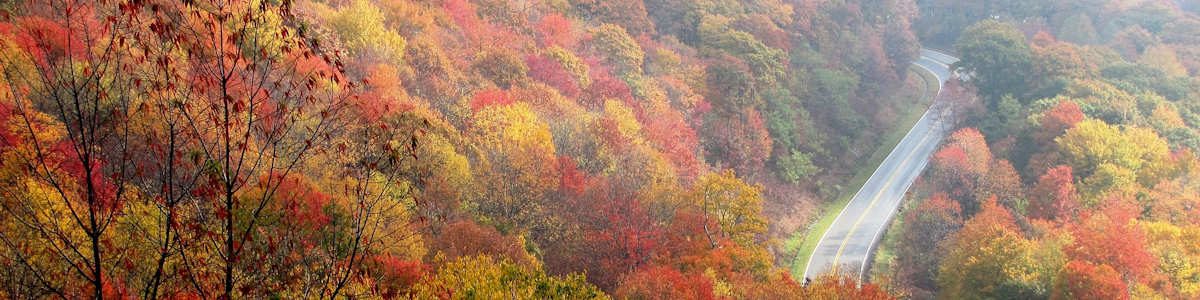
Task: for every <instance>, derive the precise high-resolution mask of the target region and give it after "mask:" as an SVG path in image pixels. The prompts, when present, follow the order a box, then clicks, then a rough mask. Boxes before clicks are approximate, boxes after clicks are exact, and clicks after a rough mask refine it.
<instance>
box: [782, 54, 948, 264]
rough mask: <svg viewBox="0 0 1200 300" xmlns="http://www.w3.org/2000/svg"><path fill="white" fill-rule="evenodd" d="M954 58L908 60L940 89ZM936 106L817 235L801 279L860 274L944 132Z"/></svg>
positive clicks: (926, 56) (929, 56) (939, 56)
mask: <svg viewBox="0 0 1200 300" xmlns="http://www.w3.org/2000/svg"><path fill="white" fill-rule="evenodd" d="M955 61H958V59H957V58H954V57H952V56H950V55H946V54H944V53H940V52H937V51H933V50H927V49H921V58H920V59H918V60H917V61H916V62H913V64H915V65H916V66H917V67H920V68H921V69H924V70H926V71H928V72H930V73H932V74H933V75H934V76H936V77H937V80H938V91H941V87H942V85H943V84H944V83H945V82H946V80H948V79H950V76H951V75H952V73H951V71H950V67H949V65H950V64H953V63H954V62H955ZM930 92H934V91H930ZM935 93H936V92H935ZM930 96H935V95H930ZM936 107H937V106H936V105H934V108H930V109H929V110H927V111H926V112H925V114H924V115H923V116H921V120H920V121H917V124H916V125H914V126H913V128H912V129H910V130H909V132H908V134H907V135H905V136H904V139H902V140H900V143H899V144H898V145H896V148H895V149H892V153H891V154H888V156H887V158H885V159H884V160H883V163H881V164H880V165H879V168H877V169H875V173H873V174H871V178H869V179H867V182H866V183H865V184H863V187H862V189H860V190H859V191H858V193H856V194H855V195H854V198H852V199H850V203H849V204H848V205H846V208H845V209H843V210H842V212H841V213H840V214H838V217H837V219H835V220H834V221H833V225H831V226H830V227H829V229H828V230H826V231H825V233H824V234H823V235H822V236H821V240H820V242H818V243H817V248H816V249H815V250H814V252H813V254H812V256H810V257H809V260H808V264H807V266H806V267H805V269H804V277H805V278H815V277H817V276H819V275H821V274H824V273H826V272H830V271H833V270H835V269H836V270H838V272H840V273H841V274H843V275H851V276H855V277H856V278H858V279H859V280H860V281H861V280H862V279H863V277H864V276H865V275H864V274H863V273H864V272H865V270H866V268H867V265H868V264H869V263H870V262H869V259H870V255H871V251H872V250H874V248H875V244H876V243H878V242H879V239H880V238H881V237H882V233H883V230H884V229H885V228H887V225H888V222H889V221H890V220H891V218H892V216H893V215H894V214H895V213H896V209H897V208H899V206H900V201H901V200H903V199H904V194H905V193H906V192H907V191H908V188H909V187H910V186H912V183H913V181H916V179H917V176H918V175H920V174H921V171H922V170H924V169H925V165H926V164H928V163H929V157H930V156H931V155H933V152H934V151H935V150H936V149H937V147H938V145H939V144H941V142H942V139H943V138H945V137H946V134H947V130H948V127H949V126H947V125H946V124H944V122H942V120H943V119H946V118H943V117H941V116H942V114H941V110H938V109H936ZM835 267H836V268H835Z"/></svg>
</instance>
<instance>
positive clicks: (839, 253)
mask: <svg viewBox="0 0 1200 300" xmlns="http://www.w3.org/2000/svg"><path fill="white" fill-rule="evenodd" d="M928 139H929V134H928V133H926V134H925V136H923V137H921V141H919V142H917V146H914V147H919V146H920V145H921V144H924V143H925V141H926V140H928ZM901 142H903V140H901ZM916 154H917V149H913V150H912V151H909V152H908V155H907V156H905V157H904V160H901V161H900V167H899V168H897V169H896V170H897V171H896V172H892V175H890V176H888V177H887V179H885V180H884V181H883V186H881V187H879V192H876V193H875V196H873V197H872V198H871V204H868V205H867V209H865V210H863V213H862V214H859V215H858V219H857V220H855V221H854V225H851V226H850V231H849V232H847V233H846V236H845V237H842V245H841V246H839V247H838V251H837V253H835V254H834V255H833V267H834V268H836V267H837V265H838V260H840V259H841V258H842V251H845V250H846V245H847V244H848V243H850V236H852V235H854V231H856V230H858V225H859V224H862V221H863V219H865V218H866V217H867V212H869V211H871V208H874V207H875V204H877V203H878V202H879V198H880V197H882V196H883V191H885V190H887V187H888V186H890V185H891V184H892V181H893V180H894V179H896V175H898V174H900V171H899V170H904V167H906V166H908V163H909V161H911V160H912V157H913V156H914V155H916Z"/></svg>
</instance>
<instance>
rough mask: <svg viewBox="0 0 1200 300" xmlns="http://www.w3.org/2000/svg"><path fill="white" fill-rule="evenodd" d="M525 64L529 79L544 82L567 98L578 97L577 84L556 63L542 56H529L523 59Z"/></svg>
mask: <svg viewBox="0 0 1200 300" xmlns="http://www.w3.org/2000/svg"><path fill="white" fill-rule="evenodd" d="M525 64H526V65H528V66H529V77H532V78H533V79H536V80H538V81H541V82H545V83H546V84H548V85H550V86H551V87H554V88H555V89H558V91H559V92H560V93H562V94H563V95H565V96H567V97H571V98H575V97H579V93H580V90H579V83H578V82H576V81H575V78H574V77H573V76H572V75H571V73H569V72H567V69H565V68H563V66H562V65H561V64H559V63H558V61H555V60H554V59H553V58H549V57H546V56H542V55H529V56H526V57H525Z"/></svg>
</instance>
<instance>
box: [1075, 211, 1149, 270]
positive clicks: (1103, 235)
mask: <svg viewBox="0 0 1200 300" xmlns="http://www.w3.org/2000/svg"><path fill="white" fill-rule="evenodd" d="M1137 211H1138V210H1137V208H1136V207H1135V206H1133V205H1132V204H1127V203H1122V202H1119V201H1116V200H1114V201H1111V202H1109V203H1108V204H1106V207H1105V208H1104V209H1103V210H1102V211H1100V212H1099V213H1093V214H1090V215H1085V216H1083V217H1082V219H1081V220H1080V221H1079V223H1077V224H1071V225H1070V226H1069V228H1070V231H1071V233H1072V235H1073V236H1074V237H1075V242H1074V243H1073V244H1072V245H1070V246H1069V247H1066V249H1065V250H1066V252H1067V255H1070V257H1071V258H1073V259H1076V260H1082V261H1087V262H1091V263H1093V264H1097V265H1101V264H1102V265H1108V266H1111V267H1112V268H1113V269H1115V270H1117V272H1119V273H1120V274H1121V276H1122V278H1124V279H1125V280H1131V281H1144V280H1148V279H1149V278H1148V277H1149V275H1150V273H1151V272H1153V271H1154V266H1155V264H1156V263H1157V262H1156V259H1155V258H1154V256H1153V255H1151V254H1150V252H1149V251H1148V250H1147V248H1146V245H1147V244H1146V234H1145V233H1144V232H1143V231H1142V230H1141V228H1140V227H1139V226H1138V225H1137V224H1135V223H1134V222H1133V221H1134V218H1135V217H1136V216H1137Z"/></svg>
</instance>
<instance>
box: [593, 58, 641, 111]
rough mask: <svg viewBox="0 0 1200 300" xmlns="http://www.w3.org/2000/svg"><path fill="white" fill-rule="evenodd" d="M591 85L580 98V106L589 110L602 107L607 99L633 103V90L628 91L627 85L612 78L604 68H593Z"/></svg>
mask: <svg viewBox="0 0 1200 300" xmlns="http://www.w3.org/2000/svg"><path fill="white" fill-rule="evenodd" d="M591 70H592V72H591V73H592V84H590V85H588V87H587V89H585V90H584V91H583V97H580V100H582V102H583V103H582V104H583V105H584V106H585V107H589V108H593V109H595V108H599V107H603V106H604V101H605V100H608V99H617V100H622V101H624V102H627V103H628V102H632V101H633V90H630V89H629V85H628V84H625V82H624V81H621V80H620V79H617V78H616V77H613V76H612V74H611V73H608V72H607V71H605V70H604V68H600V67H597V66H593V67H592V68H591Z"/></svg>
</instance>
